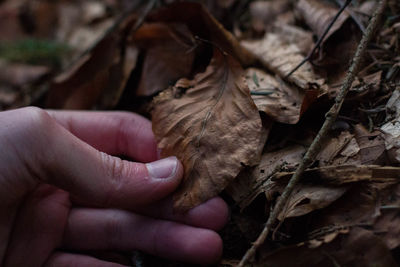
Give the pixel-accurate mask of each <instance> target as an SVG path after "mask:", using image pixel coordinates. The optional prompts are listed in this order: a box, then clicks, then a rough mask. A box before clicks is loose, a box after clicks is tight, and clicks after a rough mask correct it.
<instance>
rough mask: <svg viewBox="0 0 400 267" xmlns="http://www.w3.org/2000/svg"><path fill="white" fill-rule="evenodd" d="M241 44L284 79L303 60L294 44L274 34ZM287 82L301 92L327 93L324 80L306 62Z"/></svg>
mask: <svg viewBox="0 0 400 267" xmlns="http://www.w3.org/2000/svg"><path fill="white" fill-rule="evenodd" d="M241 43H242V45H243V46H244V47H245V48H247V49H248V50H249V51H252V53H254V54H255V55H256V56H258V58H259V59H260V61H261V62H262V63H263V65H264V66H265V67H266V68H267V69H268V70H270V71H272V72H273V73H275V74H277V75H279V76H280V77H281V78H284V77H285V76H286V75H287V74H288V73H289V72H290V71H291V70H292V69H293V68H294V67H296V66H297V65H298V64H299V63H300V62H301V61H302V60H303V59H304V56H303V55H302V53H301V51H300V49H299V48H298V47H297V45H296V44H293V43H288V42H286V41H285V39H284V38H283V37H282V36H281V35H279V34H276V33H267V34H265V36H264V38H263V39H261V40H255V41H254V40H253V41H249V40H246V41H242V42H241ZM287 80H288V81H289V82H292V83H294V84H295V85H297V86H298V87H299V88H301V89H303V90H311V89H315V90H319V94H320V95H322V94H324V93H326V92H327V87H326V84H325V80H324V79H322V78H320V77H319V76H318V75H317V74H315V72H314V71H313V68H312V66H311V64H310V63H308V62H306V63H305V64H304V65H303V66H302V67H301V68H300V69H299V70H298V71H296V72H295V73H293V74H292V75H291V76H290V77H288V78H287Z"/></svg>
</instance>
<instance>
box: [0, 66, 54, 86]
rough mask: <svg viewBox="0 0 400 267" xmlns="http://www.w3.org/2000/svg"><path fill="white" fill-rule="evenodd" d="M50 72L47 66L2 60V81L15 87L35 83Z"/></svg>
mask: <svg viewBox="0 0 400 267" xmlns="http://www.w3.org/2000/svg"><path fill="white" fill-rule="evenodd" d="M49 73H50V69H49V68H48V67H46V66H33V65H24V64H10V63H5V62H1V61H0V83H1V84H7V85H11V86H15V87H20V86H23V85H27V84H29V83H34V82H36V81H38V80H40V79H42V78H44V77H45V76H46V75H48V74H49Z"/></svg>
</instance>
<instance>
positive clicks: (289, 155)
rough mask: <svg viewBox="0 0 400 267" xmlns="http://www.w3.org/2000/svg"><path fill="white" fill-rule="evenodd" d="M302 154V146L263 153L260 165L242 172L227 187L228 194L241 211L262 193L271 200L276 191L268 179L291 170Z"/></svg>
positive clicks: (303, 149) (303, 150)
mask: <svg viewBox="0 0 400 267" xmlns="http://www.w3.org/2000/svg"><path fill="white" fill-rule="evenodd" d="M304 152H305V148H304V147H303V146H299V145H294V146H289V147H287V148H283V149H281V150H277V151H273V152H268V153H264V154H263V155H262V157H261V161H260V164H259V165H258V166H257V167H256V168H254V170H251V171H248V170H247V171H244V172H242V173H241V174H239V177H238V178H237V179H235V181H234V182H232V183H231V184H230V185H229V186H228V187H227V191H228V193H229V194H230V195H231V196H232V198H233V199H234V200H235V201H236V203H238V204H239V206H240V208H241V209H244V208H246V207H247V206H248V205H249V204H250V203H251V202H252V201H253V200H254V199H255V198H256V197H257V196H258V195H259V194H261V193H263V192H265V194H267V198H272V195H273V194H274V192H276V191H278V190H275V189H273V187H274V184H275V183H271V181H270V177H271V176H272V175H273V174H275V173H276V172H279V171H281V170H293V169H294V168H295V167H296V166H297V164H298V163H299V162H300V161H301V159H302V157H303V154H304ZM279 188H280V189H281V187H279Z"/></svg>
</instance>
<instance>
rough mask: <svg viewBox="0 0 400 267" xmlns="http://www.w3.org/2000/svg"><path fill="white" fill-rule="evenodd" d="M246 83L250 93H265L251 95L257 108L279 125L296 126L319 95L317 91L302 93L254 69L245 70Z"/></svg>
mask: <svg viewBox="0 0 400 267" xmlns="http://www.w3.org/2000/svg"><path fill="white" fill-rule="evenodd" d="M246 81H247V84H248V86H249V88H250V91H251V92H255V93H266V95H252V98H253V100H254V103H255V104H256V106H257V108H258V109H259V110H260V111H262V112H265V113H266V114H267V115H268V116H270V117H271V118H272V119H274V120H275V121H278V122H281V123H288V124H296V123H297V122H298V121H299V120H300V117H301V115H302V114H303V113H304V112H305V111H306V110H307V108H308V106H309V105H311V104H312V103H313V102H314V101H315V100H316V99H317V98H318V94H319V91H318V90H306V91H303V90H301V89H299V88H297V87H296V86H290V85H289V84H286V83H285V82H283V81H281V80H277V79H276V78H275V77H273V76H271V75H269V74H268V73H266V72H264V71H262V70H260V69H255V68H250V69H247V70H246Z"/></svg>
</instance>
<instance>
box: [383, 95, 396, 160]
mask: <svg viewBox="0 0 400 267" xmlns="http://www.w3.org/2000/svg"><path fill="white" fill-rule="evenodd" d="M386 111H387V113H388V114H387V118H393V119H392V120H391V121H389V122H387V123H385V124H384V125H382V127H381V131H382V132H383V134H384V138H385V147H386V150H387V151H388V157H389V160H390V161H391V162H392V163H394V164H399V163H400V90H399V88H398V89H396V90H395V91H393V94H392V96H391V97H390V99H389V101H388V103H387V104H386Z"/></svg>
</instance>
